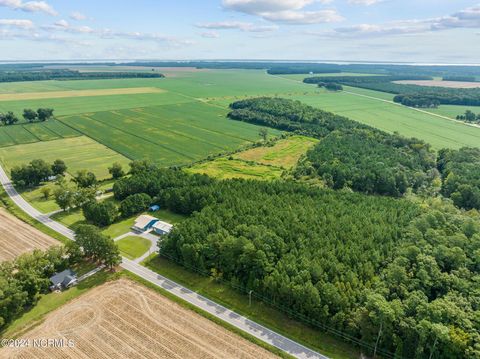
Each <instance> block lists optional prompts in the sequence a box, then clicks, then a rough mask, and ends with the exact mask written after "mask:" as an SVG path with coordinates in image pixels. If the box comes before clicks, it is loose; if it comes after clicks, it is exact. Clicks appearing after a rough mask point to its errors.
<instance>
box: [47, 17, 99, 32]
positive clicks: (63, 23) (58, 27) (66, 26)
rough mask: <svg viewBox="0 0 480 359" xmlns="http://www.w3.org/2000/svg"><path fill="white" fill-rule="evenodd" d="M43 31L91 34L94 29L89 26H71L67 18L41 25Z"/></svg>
mask: <svg viewBox="0 0 480 359" xmlns="http://www.w3.org/2000/svg"><path fill="white" fill-rule="evenodd" d="M42 29H43V30H45V31H65V32H70V33H74V34H75V33H76V34H91V33H94V32H95V30H94V29H92V28H91V27H89V26H72V25H70V23H69V22H68V21H67V20H64V19H62V20H58V21H57V22H55V23H54V24H53V25H46V26H42Z"/></svg>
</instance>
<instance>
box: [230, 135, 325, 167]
mask: <svg viewBox="0 0 480 359" xmlns="http://www.w3.org/2000/svg"><path fill="white" fill-rule="evenodd" d="M316 143H318V140H317V139H315V138H311V137H305V136H291V137H288V138H286V139H283V140H279V141H277V142H275V144H274V145H273V146H265V147H256V148H252V149H250V150H247V151H243V152H240V153H237V154H236V155H234V156H233V157H234V158H239V159H242V160H245V161H254V162H257V163H260V164H264V165H272V166H278V167H283V168H287V169H290V168H292V167H293V166H295V165H296V164H297V162H298V160H299V158H300V156H302V155H303V154H305V152H307V150H308V149H309V148H310V147H312V146H313V145H315V144H316Z"/></svg>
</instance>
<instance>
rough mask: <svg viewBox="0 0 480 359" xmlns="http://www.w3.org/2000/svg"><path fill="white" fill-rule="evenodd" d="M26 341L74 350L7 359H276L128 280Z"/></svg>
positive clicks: (50, 318)
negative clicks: (57, 342)
mask: <svg viewBox="0 0 480 359" xmlns="http://www.w3.org/2000/svg"><path fill="white" fill-rule="evenodd" d="M22 338H52V339H53V338H57V339H58V338H65V339H67V340H68V339H71V340H73V341H74V342H75V345H74V347H73V348H69V347H68V346H65V347H63V348H62V347H55V348H52V347H44V348H34V347H30V348H25V347H24V348H3V349H2V356H6V357H9V358H12V357H35V358H52V357H62V358H79V357H85V358H87V357H88V358H99V357H111V358H113V357H116V358H127V357H131V355H132V353H135V355H136V356H138V357H143V358H154V357H176V356H178V357H181V358H199V357H204V358H206V357H209V358H227V357H242V358H252V359H253V358H273V357H274V355H273V354H272V353H270V352H268V351H266V350H265V349H263V348H260V347H259V346H256V345H254V344H252V343H251V342H249V341H247V340H246V339H243V338H241V337H240V336H238V335H237V334H234V333H232V332H230V331H228V330H226V329H225V328H223V327H221V326H219V325H218V324H215V323H213V322H211V321H209V320H208V319H205V318H204V317H202V316H200V315H199V314H197V313H195V312H193V311H190V310H188V309H185V308H184V307H182V306H180V305H178V304H177V303H175V302H173V301H171V300H169V299H167V298H165V297H163V296H161V295H159V294H158V293H156V292H155V291H152V290H150V289H147V288H145V287H143V286H141V285H139V284H137V283H135V282H132V281H128V280H125V279H122V280H117V281H112V282H109V283H106V284H104V285H102V286H100V287H97V288H94V289H92V290H90V291H88V292H87V293H84V295H82V296H79V297H78V298H76V299H75V300H73V301H70V302H69V303H68V304H66V305H64V306H63V307H61V308H59V309H57V310H55V311H53V312H51V313H50V314H48V315H47V317H46V319H45V321H44V322H43V323H41V324H40V325H38V326H37V327H36V328H33V329H32V330H30V331H28V332H26V333H24V334H22Z"/></svg>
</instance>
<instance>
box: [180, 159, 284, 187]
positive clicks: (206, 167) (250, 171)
mask: <svg viewBox="0 0 480 359" xmlns="http://www.w3.org/2000/svg"><path fill="white" fill-rule="evenodd" d="M186 171H187V172H190V173H202V174H206V175H208V176H210V177H215V178H218V179H231V178H244V179H256V180H265V181H268V180H274V179H277V178H280V177H281V175H282V172H283V170H282V169H281V168H279V167H274V166H267V165H261V164H258V163H254V162H246V161H243V160H239V159H228V158H217V159H215V160H213V161H210V162H205V163H201V164H198V165H195V166H193V167H191V168H188V169H186Z"/></svg>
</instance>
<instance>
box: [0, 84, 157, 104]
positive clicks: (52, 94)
mask: <svg viewBox="0 0 480 359" xmlns="http://www.w3.org/2000/svg"><path fill="white" fill-rule="evenodd" d="M162 92H165V90H162V89H160V88H156V87H132V88H117V89H98V90H68V91H45V92H23V93H5V94H0V101H15V100H39V99H50V98H68V97H94V96H111V95H133V94H147V93H162Z"/></svg>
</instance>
